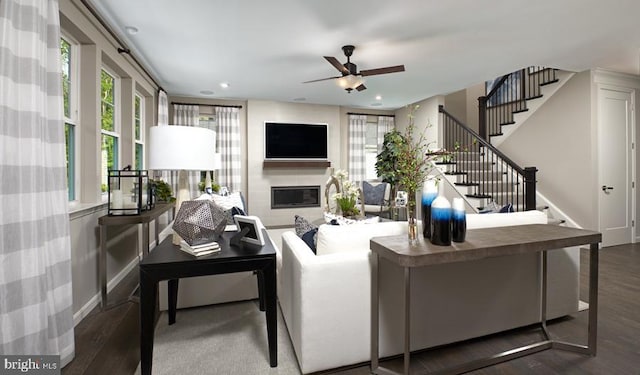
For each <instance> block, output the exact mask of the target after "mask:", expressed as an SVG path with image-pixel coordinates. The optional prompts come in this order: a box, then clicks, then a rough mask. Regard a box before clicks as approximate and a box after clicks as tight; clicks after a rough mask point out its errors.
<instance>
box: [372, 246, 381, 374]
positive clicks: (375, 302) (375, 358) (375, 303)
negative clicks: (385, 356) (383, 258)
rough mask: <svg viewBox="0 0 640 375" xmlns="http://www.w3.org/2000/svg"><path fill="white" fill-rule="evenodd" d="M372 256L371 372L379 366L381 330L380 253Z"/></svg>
mask: <svg viewBox="0 0 640 375" xmlns="http://www.w3.org/2000/svg"><path fill="white" fill-rule="evenodd" d="M372 255H373V256H372V257H371V372H372V373H375V372H376V371H377V370H378V366H379V356H380V350H379V346H378V340H379V337H378V334H379V332H378V330H379V326H378V324H379V321H378V320H379V314H378V313H379V311H378V309H379V307H380V306H379V296H378V267H379V265H378V263H379V261H380V260H379V257H378V253H373V254H372Z"/></svg>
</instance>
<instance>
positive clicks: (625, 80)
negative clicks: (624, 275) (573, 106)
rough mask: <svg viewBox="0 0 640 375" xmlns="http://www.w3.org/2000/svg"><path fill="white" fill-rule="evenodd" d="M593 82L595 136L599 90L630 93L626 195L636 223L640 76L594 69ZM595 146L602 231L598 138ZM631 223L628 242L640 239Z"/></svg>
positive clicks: (599, 127) (600, 126) (600, 129)
mask: <svg viewBox="0 0 640 375" xmlns="http://www.w3.org/2000/svg"><path fill="white" fill-rule="evenodd" d="M594 82H595V83H596V100H595V105H596V111H595V112H596V117H595V122H596V124H597V125H596V133H597V137H599V136H600V135H601V134H602V133H603V131H604V129H603V124H602V123H601V121H600V115H601V113H600V103H601V102H600V100H601V96H600V93H601V90H610V91H620V92H624V93H628V94H630V97H631V113H630V117H631V119H630V122H631V138H632V143H633V146H632V148H631V150H630V152H629V159H630V160H629V162H630V165H631V181H630V182H631V183H632V188H631V189H630V190H629V192H630V193H629V196H628V197H627V198H628V199H629V204H630V205H631V220H632V222H633V223H634V224H637V209H636V201H637V199H636V195H637V193H636V192H637V189H636V186H635V185H636V183H637V180H636V165H637V163H636V154H637V153H636V149H637V138H636V133H637V132H636V127H637V119H636V114H635V107H636V102H637V100H636V99H637V97H638V94H639V92H640V77H637V76H631V75H627V74H621V73H613V72H606V71H596V73H595V76H594ZM594 144H595V147H596V150H597V151H596V155H597V158H596V160H595V168H596V179H595V186H594V188H595V192H596V196H595V199H596V204H597V206H596V207H597V217H596V222H597V224H598V230H599V231H601V232H602V229H603V228H602V223H601V212H602V207H601V205H600V195H599V194H601V186H600V177H601V175H600V158H601V155H602V154H601V152H602V150H600V144H599V139H598V138H596V139H595V142H594ZM634 224H632V226H631V236H630V238H629V241H630V243H635V242H639V241H640V239H639V238H637V233H638V231H637V230H636V226H637V225H634Z"/></svg>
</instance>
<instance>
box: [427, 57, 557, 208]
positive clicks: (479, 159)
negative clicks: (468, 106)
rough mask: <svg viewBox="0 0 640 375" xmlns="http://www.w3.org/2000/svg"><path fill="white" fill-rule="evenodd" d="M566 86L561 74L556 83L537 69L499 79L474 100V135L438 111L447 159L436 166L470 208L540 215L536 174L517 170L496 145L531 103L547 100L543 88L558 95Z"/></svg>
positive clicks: (551, 75)
mask: <svg viewBox="0 0 640 375" xmlns="http://www.w3.org/2000/svg"><path fill="white" fill-rule="evenodd" d="M567 80H568V77H567V75H566V74H564V73H562V74H561V79H560V78H559V77H558V72H557V70H555V69H548V68H539V67H529V68H525V69H521V70H518V71H516V72H513V73H510V74H507V75H504V76H502V77H500V78H498V79H497V80H496V81H494V83H493V85H492V86H491V87H492V89H491V90H490V91H489V93H488V94H487V96H484V97H480V98H478V101H479V116H480V119H479V120H480V121H479V132H477V133H476V132H475V131H474V130H472V129H470V128H469V127H467V126H466V125H465V124H463V123H462V122H460V121H459V120H458V119H456V118H455V117H454V116H452V115H451V114H450V113H448V112H447V111H446V110H445V109H444V107H443V106H440V107H439V111H440V113H442V124H443V145H442V146H443V148H445V149H446V150H448V151H450V152H451V155H450V156H449V157H447V158H445V160H443V161H442V162H438V163H436V164H438V166H439V168H440V170H441V171H442V172H443V173H444V175H445V176H446V178H447V179H448V180H449V181H450V182H451V183H452V184H453V185H454V186H455V187H456V190H458V192H459V193H460V194H461V195H462V196H463V197H465V199H466V200H467V202H468V204H469V205H470V206H471V207H474V209H476V210H478V211H481V210H484V209H487V208H488V207H491V206H492V205H493V206H497V207H503V206H506V205H508V204H511V208H510V209H511V210H513V211H524V210H534V209H544V207H542V208H541V207H536V171H537V169H536V168H535V167H528V168H522V167H520V166H518V165H517V164H516V163H515V162H513V161H512V160H511V159H509V157H507V156H506V155H504V154H503V153H502V152H501V151H500V150H498V149H497V148H496V144H495V143H500V142H501V141H502V140H503V139H504V138H505V137H506V135H508V134H509V133H510V132H513V130H515V128H517V126H519V124H521V123H522V122H523V120H518V119H517V117H518V116H520V117H522V116H523V115H521V114H524V113H527V112H529V109H530V103H531V102H532V101H540V100H541V98H543V97H544V96H545V95H546V96H547V97H548V96H550V95H547V94H546V93H545V94H544V95H543V88H545V87H550V86H554V85H552V84H555V85H557V87H556V88H555V90H557V89H558V88H559V86H561V84H564V82H566V81H567ZM560 82H562V83H561V84H560ZM555 90H553V91H555ZM547 91H548V90H547ZM545 100H546V99H545ZM537 106H539V104H538V105H537ZM527 117H528V116H527Z"/></svg>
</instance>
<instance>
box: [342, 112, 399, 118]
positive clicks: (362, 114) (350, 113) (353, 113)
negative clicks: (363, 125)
mask: <svg viewBox="0 0 640 375" xmlns="http://www.w3.org/2000/svg"><path fill="white" fill-rule="evenodd" d="M347 114H348V115H360V116H381V117H396V115H377V114H375V113H356V112H347Z"/></svg>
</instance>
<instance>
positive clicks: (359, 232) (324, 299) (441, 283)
mask: <svg viewBox="0 0 640 375" xmlns="http://www.w3.org/2000/svg"><path fill="white" fill-rule="evenodd" d="M546 221H547V219H546V216H545V214H544V213H542V212H538V211H528V212H519V213H505V214H482V215H473V214H472V215H467V225H468V228H469V229H474V228H481V227H491V226H507V225H521V224H534V223H546ZM406 227H407V224H406V222H382V223H376V224H353V225H347V226H330V225H322V226H321V227H320V228H319V230H318V237H317V242H318V244H317V253H318V255H315V254H313V252H312V251H311V250H310V248H309V247H308V246H307V245H306V244H305V243H304V242H303V241H302V240H301V239H300V238H299V237H298V236H296V234H295V232H293V231H291V232H285V233H284V234H283V235H282V249H281V251H282V265H281V268H280V269H279V270H278V272H279V275H278V276H279V283H280V285H279V290H278V296H279V299H280V306H281V308H282V313H283V316H284V320H285V322H286V325H287V329H288V331H289V335H290V337H291V341H292V342H293V347H294V350H295V353H296V356H297V358H298V362H299V364H300V368H301V370H302V372H303V373H305V374H307V373H311V372H316V371H321V370H326V369H330V368H336V367H340V366H345V365H351V364H356V363H360V362H365V361H369V360H370V329H371V328H370V307H371V305H370V299H371V297H370V294H371V293H370V292H371V268H370V254H371V252H370V250H369V240H370V238H371V237H375V236H385V235H396V234H402V233H406ZM548 265H549V268H548V280H549V288H548V314H547V316H548V318H554V317H559V316H563V315H567V314H572V313H575V312H577V311H578V297H579V294H578V293H579V291H578V286H579V285H578V282H579V251H578V249H559V250H557V251H551V252H549V262H548ZM381 267H382V269H381V282H382V285H381V287H380V296H381V307H380V352H381V356H389V355H394V354H399V353H402V349H403V346H402V345H403V342H402V339H403V335H402V332H403V331H402V329H403V328H402V326H401V322H402V320H401V315H400V314H402V303H401V293H399V291H401V290H402V277H401V276H402V271H401V269H399V268H397V267H394V266H392V265H390V264H388V263H387V262H382V263H381ZM539 270H540V258H539V256H537V254H524V255H516V256H506V257H498V258H490V259H483V260H479V261H475V262H464V263H454V264H447V265H437V266H429V267H423V268H420V269H414V270H412V273H411V301H412V305H411V310H412V311H411V329H412V336H411V337H412V343H411V349H412V350H418V349H423V348H429V347H433V346H437V345H443V344H447V343H451V342H456V341H460V340H465V339H469V338H473V337H479V336H483V335H487V334H491V333H495V332H500V331H504V330H508V329H512V328H516V327H520V326H525V325H528V324H532V323H535V322H538V321H540V311H539V301H540V290H539V285H540V284H539V281H540V278H539V273H540V272H539Z"/></svg>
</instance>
